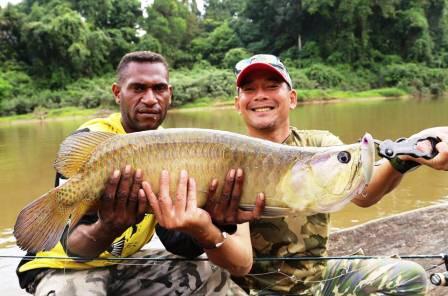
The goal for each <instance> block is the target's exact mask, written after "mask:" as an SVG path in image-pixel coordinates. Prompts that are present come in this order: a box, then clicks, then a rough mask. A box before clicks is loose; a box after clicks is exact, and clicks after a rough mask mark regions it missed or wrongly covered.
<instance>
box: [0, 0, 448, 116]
mask: <svg viewBox="0 0 448 296" xmlns="http://www.w3.org/2000/svg"><path fill="white" fill-rule="evenodd" d="M204 2H205V7H204V9H203V10H202V9H201V10H200V9H199V8H198V6H197V2H196V0H154V1H153V3H152V4H151V5H149V6H147V7H144V8H142V7H141V3H140V1H139V0H127V1H121V0H97V1H91V0H76V1H75V0H23V1H22V2H21V3H19V4H16V5H8V6H6V7H3V8H0V115H8V114H22V113H28V112H32V111H33V110H34V109H35V108H42V107H43V108H56V107H67V106H81V107H85V108H93V107H98V106H100V105H109V104H113V100H112V97H111V92H110V84H111V83H112V82H113V80H114V74H113V72H114V68H115V67H116V65H117V64H118V61H119V59H120V58H121V56H122V55H124V54H125V53H127V52H129V51H133V50H152V51H156V52H160V53H162V54H163V55H164V56H165V57H166V58H167V59H168V61H169V63H170V65H171V67H172V68H173V71H172V79H171V82H172V84H173V86H174V89H175V98H174V103H175V105H183V104H186V103H191V102H192V101H194V100H195V99H198V98H204V97H207V98H211V99H212V100H213V99H221V98H229V97H232V96H233V95H234V92H235V89H234V86H233V80H234V76H233V73H232V67H233V65H234V64H235V63H236V62H237V61H238V60H240V59H242V58H245V57H249V56H250V55H251V54H253V53H273V54H276V55H279V56H280V57H281V58H282V60H283V61H284V62H285V63H286V64H287V66H288V67H289V69H290V71H291V74H292V76H293V81H294V83H295V87H296V88H299V89H308V90H313V89H314V90H323V91H326V90H332V89H333V90H334V89H339V90H346V91H363V90H369V89H374V88H387V87H398V88H401V89H403V90H404V91H406V92H408V93H409V92H412V93H415V94H440V93H442V92H444V91H445V89H446V87H447V86H448V73H447V68H448V23H447V22H448V15H447V14H448V0H376V1H371V0H241V1H233V0H205V1H204Z"/></svg>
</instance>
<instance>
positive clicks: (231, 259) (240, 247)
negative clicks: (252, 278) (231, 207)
mask: <svg viewBox="0 0 448 296" xmlns="http://www.w3.org/2000/svg"><path fill="white" fill-rule="evenodd" d="M205 252H206V253H207V256H208V258H209V259H210V261H211V262H213V263H214V264H216V265H218V266H220V267H222V268H224V269H227V270H228V271H229V272H230V274H232V275H234V276H244V275H246V274H247V273H248V272H249V271H250V269H251V268H252V263H253V257H252V256H253V254H252V245H251V243H250V239H249V226H248V223H245V224H239V225H238V230H237V231H236V232H235V234H233V235H229V236H228V237H227V238H226V239H225V241H224V243H223V244H222V246H220V247H219V248H216V249H205Z"/></svg>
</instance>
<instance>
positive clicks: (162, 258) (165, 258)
mask: <svg viewBox="0 0 448 296" xmlns="http://www.w3.org/2000/svg"><path fill="white" fill-rule="evenodd" d="M0 258H4V259H6V258H10V259H23V260H35V259H53V260H75V261H208V260H209V259H208V258H205V257H204V258H202V257H197V258H183V257H169V256H160V257H109V258H84V257H75V256H30V255H23V256H20V255H0ZM384 258H394V257H390V256H364V255H362V256H327V257H317V256H303V257H254V258H253V260H254V261H257V262H258V261H328V260H366V259H384ZM397 258H399V259H443V260H445V261H446V262H447V269H448V254H439V255H402V256H401V255H400V256H398V257H397Z"/></svg>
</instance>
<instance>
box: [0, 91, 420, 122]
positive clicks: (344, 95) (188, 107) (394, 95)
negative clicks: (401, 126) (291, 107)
mask: <svg viewBox="0 0 448 296" xmlns="http://www.w3.org/2000/svg"><path fill="white" fill-rule="evenodd" d="M411 97H412V96H411V95H410V94H408V93H406V92H405V91H403V90H401V89H398V88H381V89H373V90H369V91H363V92H351V91H340V90H319V89H311V90H299V91H298V104H299V105H305V104H324V103H339V102H347V101H366V100H368V101H372V100H388V99H409V98H411ZM233 104H234V100H233V98H230V99H227V100H215V99H212V98H208V97H205V98H199V99H197V100H195V101H194V102H191V103H186V104H184V105H182V106H178V107H175V108H172V109H171V110H170V112H184V111H197V110H204V109H216V108H233ZM116 111H118V108H117V109H110V108H109V107H107V108H94V109H83V108H78V107H64V108H58V109H46V108H36V109H35V110H34V112H33V113H28V114H21V115H13V116H4V117H0V125H10V124H18V123H29V122H41V121H57V120H65V119H73V118H89V117H90V118H94V117H103V116H107V115H108V114H110V113H112V112H116Z"/></svg>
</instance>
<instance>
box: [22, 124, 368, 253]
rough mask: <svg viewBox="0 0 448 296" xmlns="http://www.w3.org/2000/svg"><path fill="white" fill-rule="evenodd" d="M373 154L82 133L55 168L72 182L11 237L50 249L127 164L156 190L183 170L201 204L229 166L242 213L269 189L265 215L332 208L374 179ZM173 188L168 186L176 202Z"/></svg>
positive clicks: (183, 135) (38, 203) (176, 133)
mask: <svg viewBox="0 0 448 296" xmlns="http://www.w3.org/2000/svg"><path fill="white" fill-rule="evenodd" d="M374 151H375V149H374V144H373V139H372V137H371V136H370V135H369V134H366V135H365V136H364V137H363V138H362V139H361V141H360V142H359V143H356V144H351V145H340V146H332V147H293V146H287V145H282V144H277V143H273V142H270V141H266V140H261V139H257V138H252V137H248V136H243V135H239V134H235V133H230V132H225V131H217V130H207V129H165V130H155V131H144V132H136V133H130V134H125V135H117V134H112V133H105V132H80V133H76V134H73V135H71V136H69V137H68V138H67V139H65V140H64V142H63V143H62V144H61V147H60V150H59V153H58V156H57V159H56V161H55V168H56V170H57V171H58V172H59V173H61V174H62V175H64V176H66V177H67V178H68V180H67V182H66V183H64V184H62V185H60V186H58V187H56V188H54V189H52V190H50V191H49V192H47V193H46V194H44V195H42V196H41V197H40V198H39V199H37V200H35V201H33V202H32V203H30V204H29V205H27V206H26V207H25V208H24V209H23V210H22V211H21V212H20V214H19V216H18V218H17V221H16V224H15V227H14V235H15V237H16V239H17V245H18V246H20V247H21V248H22V249H25V250H28V251H32V252H37V251H40V250H49V249H51V248H52V247H54V246H55V245H56V244H57V242H58V241H59V239H60V237H61V236H62V233H63V231H64V228H65V226H66V224H67V223H68V221H69V219H70V220H71V223H70V225H71V226H72V225H76V224H77V222H78V221H79V219H80V218H81V217H82V216H83V215H84V214H85V213H86V212H87V211H88V210H89V209H91V208H92V207H95V206H97V202H98V200H99V199H100V197H101V194H102V191H103V189H104V187H105V182H106V180H107V179H108V178H109V177H110V175H111V173H112V171H113V170H114V169H116V168H123V167H124V166H125V165H126V164H130V165H132V167H133V168H134V169H135V168H141V169H142V171H143V177H144V179H145V180H147V181H149V182H150V184H151V185H152V188H153V190H154V192H156V193H157V192H158V189H159V188H158V184H159V182H158V179H159V175H160V172H161V171H162V170H163V169H166V170H168V171H169V172H170V174H171V178H172V180H173V181H172V183H171V184H177V182H178V176H179V172H180V170H182V169H186V170H187V171H188V173H189V174H190V175H191V176H192V177H194V178H195V180H196V183H197V188H198V196H197V202H198V206H199V207H201V206H203V205H204V204H205V202H206V196H207V195H206V193H207V190H208V186H209V184H210V181H211V180H212V178H223V177H224V176H225V175H226V173H227V172H228V170H229V169H231V168H238V167H240V168H242V169H243V170H244V173H245V184H244V188H243V193H242V198H241V204H240V206H241V207H243V208H246V209H252V208H253V207H254V205H255V199H256V195H257V193H258V192H264V193H265V198H266V208H265V212H264V213H263V214H264V215H265V216H282V215H286V214H288V213H289V212H290V211H304V213H306V214H311V213H316V212H330V211H335V210H338V209H340V208H341V207H342V206H343V205H345V204H346V203H348V202H349V201H350V200H351V199H352V198H353V197H354V196H355V195H356V194H359V193H360V192H361V191H362V190H363V189H364V187H365V186H366V184H367V183H368V182H369V180H370V177H371V175H372V170H373V162H374ZM222 183H223V182H220V187H221V188H218V193H221V191H222V185H223V184H222ZM175 187H176V186H172V188H171V190H172V191H173V192H172V195H171V196H172V197H174V196H175V194H174V192H175V190H176V188H175ZM218 196H219V195H218Z"/></svg>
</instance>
